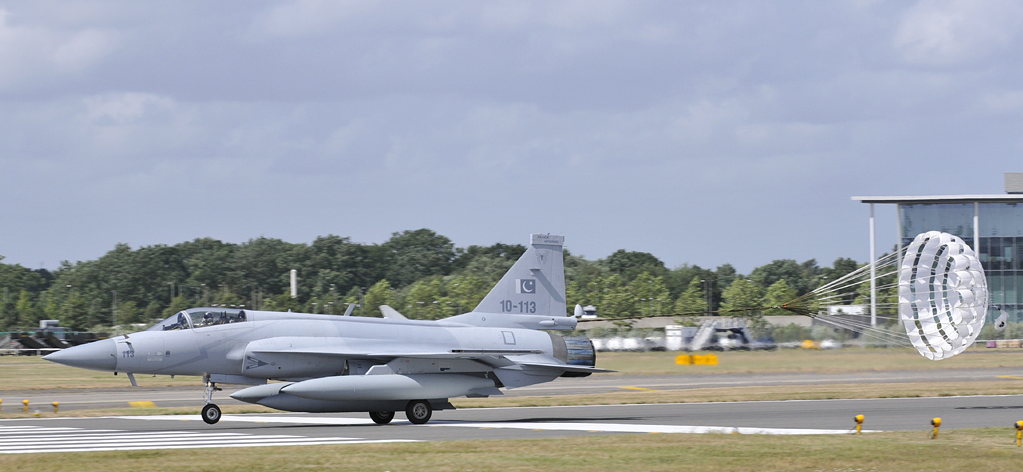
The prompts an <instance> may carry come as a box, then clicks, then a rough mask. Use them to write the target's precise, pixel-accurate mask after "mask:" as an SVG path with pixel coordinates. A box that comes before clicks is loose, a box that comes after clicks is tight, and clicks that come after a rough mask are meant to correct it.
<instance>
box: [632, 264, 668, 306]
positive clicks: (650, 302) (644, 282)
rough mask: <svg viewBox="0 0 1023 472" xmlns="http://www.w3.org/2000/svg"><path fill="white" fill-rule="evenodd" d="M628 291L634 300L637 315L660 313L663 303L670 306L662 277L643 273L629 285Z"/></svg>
mask: <svg viewBox="0 0 1023 472" xmlns="http://www.w3.org/2000/svg"><path fill="white" fill-rule="evenodd" d="M629 291H630V292H632V297H633V299H634V300H636V303H637V306H636V308H637V309H638V310H637V311H638V313H636V314H637V315H640V316H641V315H644V314H645V315H653V314H655V313H660V312H661V309H662V307H663V304H665V303H667V304H669V305H668V306H671V305H670V304H671V300H670V299H669V297H668V288H667V287H665V285H664V279H663V278H662V277H655V276H653V275H651V274H649V273H647V272H643V273H642V274H639V275H638V276H637V277H636V278H635V279H633V281H632V283H630V284H629Z"/></svg>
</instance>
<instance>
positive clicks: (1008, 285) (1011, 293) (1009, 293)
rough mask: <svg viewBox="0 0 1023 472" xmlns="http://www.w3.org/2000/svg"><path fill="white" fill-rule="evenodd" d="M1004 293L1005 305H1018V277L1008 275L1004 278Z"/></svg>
mask: <svg viewBox="0 0 1023 472" xmlns="http://www.w3.org/2000/svg"><path fill="white" fill-rule="evenodd" d="M1002 291H1003V292H1004V293H1005V295H1004V300H1005V301H1004V303H1016V277H1013V276H1011V275H1006V276H1004V277H1002Z"/></svg>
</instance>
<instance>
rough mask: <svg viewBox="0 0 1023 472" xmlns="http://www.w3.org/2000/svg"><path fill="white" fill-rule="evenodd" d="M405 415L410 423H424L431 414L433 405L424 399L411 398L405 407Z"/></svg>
mask: <svg viewBox="0 0 1023 472" xmlns="http://www.w3.org/2000/svg"><path fill="white" fill-rule="evenodd" d="M405 416H406V417H407V418H408V420H409V422H411V423H412V424H426V422H427V421H430V417H431V416H433V407H432V406H430V402H428V401H426V400H412V401H410V402H408V405H407V406H406V407H405Z"/></svg>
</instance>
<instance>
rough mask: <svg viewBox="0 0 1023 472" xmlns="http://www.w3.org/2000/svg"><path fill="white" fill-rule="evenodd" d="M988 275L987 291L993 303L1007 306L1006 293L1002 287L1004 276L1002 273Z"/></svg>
mask: <svg viewBox="0 0 1023 472" xmlns="http://www.w3.org/2000/svg"><path fill="white" fill-rule="evenodd" d="M986 275H987V291H988V295H989V296H990V297H991V303H992V304H995V305H1004V304H1005V291H1004V290H1003V287H1002V278H1003V277H1002V274H1001V273H1000V272H989V273H987V274H986Z"/></svg>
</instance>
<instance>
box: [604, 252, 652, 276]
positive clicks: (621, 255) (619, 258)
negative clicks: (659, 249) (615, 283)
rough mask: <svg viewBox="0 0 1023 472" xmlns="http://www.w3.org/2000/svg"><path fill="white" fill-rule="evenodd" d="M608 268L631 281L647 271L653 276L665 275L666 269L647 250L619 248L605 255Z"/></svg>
mask: <svg viewBox="0 0 1023 472" xmlns="http://www.w3.org/2000/svg"><path fill="white" fill-rule="evenodd" d="M604 263H605V264H606V265H607V268H608V270H610V271H611V272H613V273H615V274H618V275H619V276H621V277H622V278H624V279H625V280H626V281H632V280H633V279H635V278H636V277H639V275H640V274H643V273H647V274H650V275H652V276H654V277H665V276H667V275H668V269H667V268H665V267H664V263H663V262H661V260H660V259H658V258H656V257H654V255H653V254H650V253H648V252H637V251H626V250H625V249H619V250H617V251H615V252H614V254H611V255H610V256H607V260H605V262H604Z"/></svg>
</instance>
